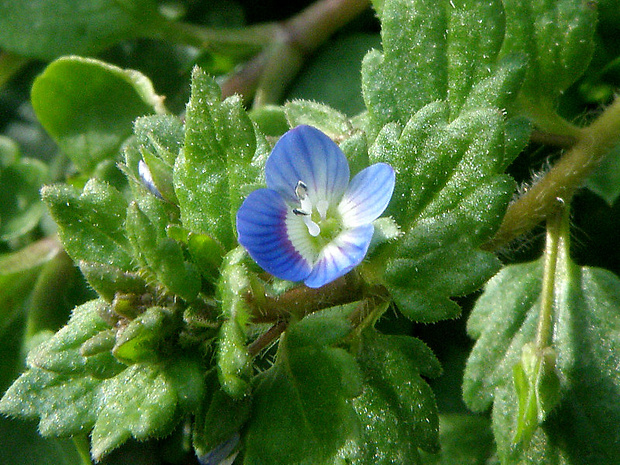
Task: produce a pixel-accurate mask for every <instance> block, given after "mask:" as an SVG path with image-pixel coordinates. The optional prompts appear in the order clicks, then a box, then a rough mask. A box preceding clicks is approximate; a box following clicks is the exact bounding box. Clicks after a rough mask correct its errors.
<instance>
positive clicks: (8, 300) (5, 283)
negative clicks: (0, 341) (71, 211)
mask: <svg viewBox="0 0 620 465" xmlns="http://www.w3.org/2000/svg"><path fill="white" fill-rule="evenodd" d="M60 250H61V246H60V244H59V243H58V241H56V240H53V239H44V240H41V241H37V242H33V243H32V244H30V245H28V246H26V247H24V248H23V249H21V250H19V251H17V252H12V253H8V254H2V255H0V302H3V305H1V306H0V321H1V323H0V332H2V331H4V330H5V328H6V326H8V325H9V324H10V323H11V322H12V321H13V320H14V319H15V317H16V316H17V314H18V310H19V309H20V308H21V305H22V304H23V302H24V300H25V299H27V298H28V295H29V291H30V290H31V289H32V286H33V285H34V282H35V280H36V278H37V275H38V273H39V271H40V270H41V267H42V266H44V265H45V264H46V263H48V262H49V261H50V260H53V259H54V257H55V256H56V255H57V254H58V253H59V252H60Z"/></svg>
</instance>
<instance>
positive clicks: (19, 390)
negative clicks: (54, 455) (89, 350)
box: [0, 300, 109, 436]
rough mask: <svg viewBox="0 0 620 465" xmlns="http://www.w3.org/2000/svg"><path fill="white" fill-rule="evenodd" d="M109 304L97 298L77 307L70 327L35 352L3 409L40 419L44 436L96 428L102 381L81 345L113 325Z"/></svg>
mask: <svg viewBox="0 0 620 465" xmlns="http://www.w3.org/2000/svg"><path fill="white" fill-rule="evenodd" d="M106 305H107V304H106V303H105V302H103V301H99V300H94V301H91V302H87V303H86V304H84V305H82V306H80V307H77V308H76V309H75V311H74V313H73V316H72V317H71V320H70V321H69V323H68V324H67V326H65V327H64V328H63V329H61V330H60V331H59V332H58V333H56V335H55V336H54V337H52V338H51V339H49V340H48V341H46V342H43V343H42V344H41V345H39V346H38V347H36V348H35V349H33V350H32V351H31V353H30V354H29V356H28V367H29V370H28V371H26V372H25V373H24V374H22V375H21V376H20V377H19V378H18V379H17V381H15V383H14V384H13V385H12V386H11V387H10V388H9V389H8V390H7V392H6V393H5V394H4V397H3V398H2V400H1V401H0V411H1V412H2V413H4V414H6V415H9V416H13V417H17V416H19V417H22V418H32V419H34V418H39V431H40V432H41V434H42V435H43V436H52V435H53V436H68V435H77V434H81V433H83V432H84V430H85V429H86V430H88V429H90V428H92V426H93V425H94V423H95V419H96V410H95V409H94V407H93V406H94V405H95V396H96V390H97V389H98V387H99V386H100V385H101V380H99V379H96V378H93V377H91V376H89V375H88V374H87V371H86V364H87V360H86V359H84V358H83V357H82V356H81V355H80V346H81V345H82V344H83V343H84V342H85V341H86V340H87V339H89V338H90V337H92V336H93V335H95V334H96V333H98V332H99V331H101V330H104V329H107V328H109V326H108V325H107V324H106V323H105V322H104V321H103V320H102V319H101V316H100V312H102V311H103V309H104V308H105V306H106Z"/></svg>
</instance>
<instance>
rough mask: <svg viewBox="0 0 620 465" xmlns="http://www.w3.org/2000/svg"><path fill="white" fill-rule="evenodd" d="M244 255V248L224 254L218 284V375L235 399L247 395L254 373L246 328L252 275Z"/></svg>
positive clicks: (226, 389) (223, 385)
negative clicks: (220, 316) (219, 314)
mask: <svg viewBox="0 0 620 465" xmlns="http://www.w3.org/2000/svg"><path fill="white" fill-rule="evenodd" d="M244 258H245V251H244V250H243V249H242V248H241V247H237V248H236V249H233V250H232V251H230V252H229V253H228V254H227V255H226V257H224V262H223V263H222V275H221V278H220V281H219V283H218V292H219V296H220V299H221V302H222V314H223V315H222V316H223V317H224V318H225V321H224V323H223V324H222V328H221V330H220V335H219V341H218V351H217V367H218V376H219V380H220V384H221V385H222V389H223V390H224V392H226V393H227V394H228V395H230V396H232V397H233V398H239V397H242V396H245V395H247V394H248V391H249V388H250V386H249V378H250V375H251V374H252V366H251V362H252V360H251V358H250V355H249V353H248V349H247V346H246V343H247V334H246V327H247V325H248V323H249V321H250V310H249V308H248V305H247V302H246V295H247V293H248V292H249V290H250V278H249V276H248V271H247V269H246V267H245V264H244V263H243V259H244Z"/></svg>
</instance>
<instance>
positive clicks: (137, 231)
mask: <svg viewBox="0 0 620 465" xmlns="http://www.w3.org/2000/svg"><path fill="white" fill-rule="evenodd" d="M164 218H165V216H164ZM159 219H160V220H161V219H162V218H161V217H160V218H159ZM127 234H128V235H129V239H130V241H131V243H132V245H133V247H134V250H135V254H136V257H138V259H139V260H141V261H142V263H143V264H144V265H146V266H147V267H148V268H149V269H150V270H151V271H152V272H153V273H154V274H155V276H157V279H158V280H159V281H160V282H161V283H162V284H163V285H164V286H166V287H167V288H168V289H169V290H170V292H172V293H173V294H176V295H178V296H180V297H182V298H184V299H186V300H190V301H191V300H192V299H194V298H195V297H196V295H197V294H198V291H199V290H200V276H199V275H198V272H197V271H196V270H195V269H194V267H193V266H192V265H191V264H190V263H188V262H185V260H184V257H183V250H182V249H181V246H180V245H179V244H178V243H177V242H175V241H174V240H172V239H169V238H168V237H166V236H165V231H164V230H163V228H162V227H161V226H160V227H159V228H157V227H156V226H154V225H153V223H151V221H150V219H149V218H148V217H147V215H146V214H144V213H143V212H142V210H140V208H138V206H137V204H136V203H132V204H131V205H130V206H129V208H128V209H127Z"/></svg>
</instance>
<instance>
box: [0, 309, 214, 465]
mask: <svg viewBox="0 0 620 465" xmlns="http://www.w3.org/2000/svg"><path fill="white" fill-rule="evenodd" d="M107 311H108V304H107V303H106V302H105V301H103V300H93V301H91V302H87V303H86V304H84V305H81V306H80V307H77V308H76V309H75V310H74V312H73V315H72V317H71V320H70V321H69V323H68V324H67V326H65V327H64V328H62V329H61V330H60V331H58V332H57V333H56V334H55V335H54V336H53V337H52V338H50V339H49V340H47V341H45V342H43V343H42V344H41V345H39V346H38V347H36V348H35V349H33V350H32V351H31V353H30V354H29V356H28V368H29V369H28V370H27V371H26V372H25V373H24V374H22V375H21V376H20V377H19V378H18V380H17V381H16V382H15V383H14V384H13V385H12V386H11V387H10V388H9V389H8V391H7V392H6V393H5V395H4V397H3V398H2V400H1V401H0V411H1V412H2V413H4V414H6V415H9V416H12V417H22V418H30V419H38V420H39V431H40V432H41V434H42V435H44V436H55V437H58V436H69V435H80V434H84V433H87V432H89V431H90V430H91V429H93V428H94V429H93V432H92V451H91V452H92V455H93V457H94V458H95V459H97V460H98V459H100V458H101V457H102V456H103V455H105V454H107V453H109V452H110V451H111V450H112V449H114V448H116V447H118V446H119V445H121V444H122V443H123V442H125V441H126V440H127V439H129V438H130V437H134V438H136V439H140V440H144V439H147V438H151V437H156V436H159V435H164V434H167V433H169V432H171V431H172V428H173V427H174V425H175V424H176V422H177V420H178V419H179V418H180V416H181V415H183V414H186V413H189V412H192V411H194V410H196V409H197V407H198V405H199V402H200V399H201V398H202V395H203V389H204V380H203V376H202V373H201V367H200V364H199V363H198V362H197V361H196V360H195V359H193V358H192V357H190V356H175V357H174V358H172V359H171V360H170V361H163V362H159V363H157V364H146V363H137V364H135V365H131V366H129V367H127V366H126V365H123V364H121V363H119V362H118V361H116V360H115V359H114V357H113V356H112V354H111V353H110V352H109V351H107V350H105V347H103V348H100V349H99V350H94V345H95V344H94V343H93V339H94V338H96V337H98V336H99V335H102V334H106V335H107V334H108V333H109V331H110V326H109V325H108V323H106V322H105V321H104V320H103V318H102V314H104V313H106V312H107ZM104 346H105V344H104Z"/></svg>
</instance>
